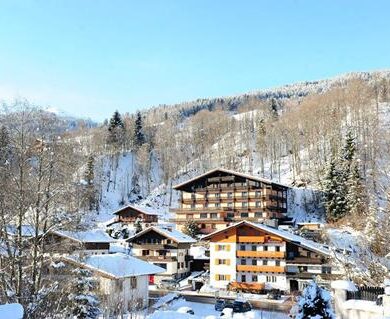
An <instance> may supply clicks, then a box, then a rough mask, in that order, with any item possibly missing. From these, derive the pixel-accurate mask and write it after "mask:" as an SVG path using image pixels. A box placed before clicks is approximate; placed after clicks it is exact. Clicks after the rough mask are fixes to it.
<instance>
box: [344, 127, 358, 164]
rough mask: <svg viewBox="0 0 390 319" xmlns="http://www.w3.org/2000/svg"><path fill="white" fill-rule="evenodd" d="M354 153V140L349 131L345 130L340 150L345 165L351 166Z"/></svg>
mask: <svg viewBox="0 0 390 319" xmlns="http://www.w3.org/2000/svg"><path fill="white" fill-rule="evenodd" d="M355 155H356V140H355V137H354V136H353V135H352V132H351V131H348V132H347V136H346V139H345V145H344V147H343V151H342V160H343V162H344V163H345V165H346V166H347V167H350V166H351V163H352V161H353V159H354V158H355Z"/></svg>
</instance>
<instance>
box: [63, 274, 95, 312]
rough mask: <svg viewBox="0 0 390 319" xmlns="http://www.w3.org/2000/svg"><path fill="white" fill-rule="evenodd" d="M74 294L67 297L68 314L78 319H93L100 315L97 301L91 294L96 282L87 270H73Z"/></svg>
mask: <svg viewBox="0 0 390 319" xmlns="http://www.w3.org/2000/svg"><path fill="white" fill-rule="evenodd" d="M74 273H75V275H76V278H75V279H74V282H73V285H74V292H73V293H71V294H70V295H69V300H70V301H71V305H70V308H71V309H70V312H71V314H72V315H73V316H74V317H75V318H78V319H95V318H97V317H98V315H99V314H100V310H99V308H98V305H99V300H98V298H97V297H96V295H95V294H94V293H93V290H94V289H95V288H96V280H95V279H94V278H93V277H92V274H91V272H90V271H89V270H87V269H75V270H74Z"/></svg>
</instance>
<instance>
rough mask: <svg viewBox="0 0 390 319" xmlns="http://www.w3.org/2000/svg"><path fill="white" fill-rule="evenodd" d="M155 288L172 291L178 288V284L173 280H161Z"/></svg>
mask: <svg viewBox="0 0 390 319" xmlns="http://www.w3.org/2000/svg"><path fill="white" fill-rule="evenodd" d="M157 287H158V288H160V289H168V290H174V289H176V288H177V287H178V282H177V281H176V280H174V279H162V280H161V281H160V282H159V283H158V285H157Z"/></svg>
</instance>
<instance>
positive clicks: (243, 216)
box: [241, 213, 249, 218]
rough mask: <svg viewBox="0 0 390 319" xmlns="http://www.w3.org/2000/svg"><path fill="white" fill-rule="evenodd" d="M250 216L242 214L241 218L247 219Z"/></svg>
mask: <svg viewBox="0 0 390 319" xmlns="http://www.w3.org/2000/svg"><path fill="white" fill-rule="evenodd" d="M248 216H249V214H248V213H241V218H247V217H248Z"/></svg>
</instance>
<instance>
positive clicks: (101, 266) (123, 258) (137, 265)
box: [64, 253, 165, 279]
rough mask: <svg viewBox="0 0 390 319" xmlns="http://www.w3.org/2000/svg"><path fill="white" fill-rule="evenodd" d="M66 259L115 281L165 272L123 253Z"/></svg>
mask: <svg viewBox="0 0 390 319" xmlns="http://www.w3.org/2000/svg"><path fill="white" fill-rule="evenodd" d="M64 259H65V260H66V261H69V262H71V263H76V264H79V265H80V266H81V267H85V268H88V269H90V270H92V271H96V272H98V273H100V274H102V275H103V276H104V275H106V276H108V277H111V278H115V279H119V278H126V277H133V276H143V275H153V274H159V273H162V272H165V269H163V268H161V267H158V266H155V265H153V264H150V263H148V262H146V261H143V260H141V259H138V258H135V257H132V256H130V255H126V254H122V253H115V254H106V255H91V256H86V257H84V258H82V259H80V258H79V257H77V256H70V257H64Z"/></svg>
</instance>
